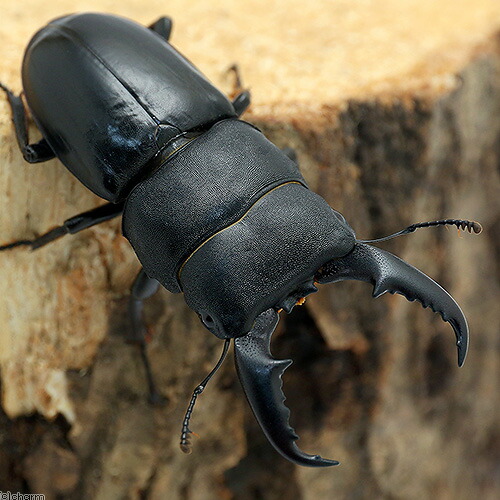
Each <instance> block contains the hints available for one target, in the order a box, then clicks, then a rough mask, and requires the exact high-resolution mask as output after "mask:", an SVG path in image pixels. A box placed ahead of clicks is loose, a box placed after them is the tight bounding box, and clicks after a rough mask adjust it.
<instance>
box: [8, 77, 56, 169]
mask: <svg viewBox="0 0 500 500" xmlns="http://www.w3.org/2000/svg"><path fill="white" fill-rule="evenodd" d="M0 89H2V90H3V91H5V93H6V94H7V99H8V101H9V105H10V108H11V111H12V121H13V122H14V128H15V131H16V139H17V143H18V145H19V149H20V150H21V153H22V155H23V158H24V159H25V160H26V161H27V162H28V163H42V162H44V161H47V160H52V158H55V156H56V155H55V153H54V152H53V151H52V149H51V147H50V146H49V145H48V143H47V141H46V140H45V139H41V140H40V141H38V142H36V143H33V144H30V143H29V135H28V119H27V117H26V110H25V108H24V104H23V100H22V98H21V96H20V95H15V94H14V93H13V92H12V90H10V89H9V88H8V87H7V86H5V85H4V84H3V83H0Z"/></svg>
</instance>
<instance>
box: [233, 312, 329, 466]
mask: <svg viewBox="0 0 500 500" xmlns="http://www.w3.org/2000/svg"><path fill="white" fill-rule="evenodd" d="M278 319H279V317H278V313H277V312H276V311H275V310H274V309H268V310H267V311H265V312H263V313H262V314H260V315H259V316H258V317H257V319H256V321H255V324H254V326H253V328H252V330H251V331H250V332H249V333H248V334H247V335H245V336H244V337H239V338H237V339H235V340H234V345H235V349H234V352H235V361H236V369H237V371H238V375H239V378H240V381H241V385H242V386H243V390H244V391H245V395H246V397H247V399H248V402H249V403H250V407H251V408H252V411H253V413H254V415H255V417H256V418H257V421H258V422H259V424H260V426H261V428H262V430H263V431H264V434H265V435H266V437H267V439H268V440H269V442H270V443H271V444H272V445H273V446H274V448H276V450H277V451H278V452H279V453H281V455H283V456H284V457H285V458H286V459H288V460H290V461H292V462H294V463H296V464H298V465H306V466H309V467H328V466H331V465H338V464H339V462H337V461H335V460H329V459H326V458H322V457H320V456H319V455H308V454H306V453H304V452H302V451H301V450H300V449H299V448H298V446H297V445H296V444H295V441H296V440H297V439H298V436H297V434H295V431H294V430H293V429H292V428H291V427H290V425H289V423H288V419H289V416H290V410H289V409H288V408H287V407H286V406H285V404H284V401H285V395H284V394H283V391H282V390H281V387H282V385H283V383H282V380H281V376H282V375H283V373H284V371H285V369H286V368H288V366H290V365H291V364H292V361H291V360H289V359H287V360H277V359H274V358H273V357H272V355H271V351H270V343H271V336H272V334H273V332H274V329H275V328H276V325H277V324H278Z"/></svg>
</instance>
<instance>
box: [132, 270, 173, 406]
mask: <svg viewBox="0 0 500 500" xmlns="http://www.w3.org/2000/svg"><path fill="white" fill-rule="evenodd" d="M159 287H160V283H159V282H158V281H156V280H155V279H153V278H150V277H149V276H148V275H147V274H146V273H145V272H144V269H141V270H140V271H139V274H138V275H137V277H136V278H135V281H134V284H133V285H132V290H131V295H130V300H129V305H128V313H129V318H130V322H131V333H130V336H129V337H128V339H127V340H128V342H129V343H131V344H135V345H136V346H137V347H138V349H139V352H140V355H141V360H142V363H143V365H144V369H145V372H146V379H147V383H148V390H149V402H150V403H152V404H162V403H163V402H164V401H165V398H164V397H163V396H162V395H161V394H160V393H159V392H158V390H157V388H156V384H155V381H154V378H153V372H152V370H151V363H150V362H149V357H148V353H147V350H146V347H147V340H148V339H147V333H148V330H147V326H146V323H145V321H144V300H146V299H148V298H149V297H151V296H153V295H154V294H155V293H156V292H157V291H158V289H159Z"/></svg>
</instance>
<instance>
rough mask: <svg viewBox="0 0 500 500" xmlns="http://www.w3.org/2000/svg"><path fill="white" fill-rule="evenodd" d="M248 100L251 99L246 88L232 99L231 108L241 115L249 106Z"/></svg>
mask: <svg viewBox="0 0 500 500" xmlns="http://www.w3.org/2000/svg"><path fill="white" fill-rule="evenodd" d="M250 101H251V96H250V92H249V91H248V90H244V91H243V92H240V93H239V94H238V95H237V96H236V97H235V98H234V99H233V108H234V111H235V112H236V114H237V115H238V116H241V115H242V114H243V113H244V112H245V111H246V110H247V108H248V106H250Z"/></svg>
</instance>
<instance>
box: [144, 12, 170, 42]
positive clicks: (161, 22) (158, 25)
mask: <svg viewBox="0 0 500 500" xmlns="http://www.w3.org/2000/svg"><path fill="white" fill-rule="evenodd" d="M148 28H149V29H150V30H151V31H154V32H155V33H158V35H160V36H161V37H162V38H163V39H164V40H166V41H167V42H168V40H169V39H170V34H171V33H172V19H170V17H165V16H163V17H160V19H158V20H157V21H155V22H154V23H152V24H150V25H149V26H148Z"/></svg>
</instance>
